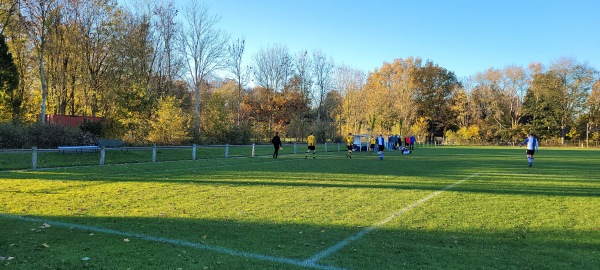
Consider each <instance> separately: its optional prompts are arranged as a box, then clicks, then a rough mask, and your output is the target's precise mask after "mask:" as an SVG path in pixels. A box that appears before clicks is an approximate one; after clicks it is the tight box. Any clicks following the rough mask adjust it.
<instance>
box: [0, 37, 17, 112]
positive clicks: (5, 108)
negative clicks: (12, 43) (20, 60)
mask: <svg viewBox="0 0 600 270" xmlns="http://www.w3.org/2000/svg"><path fill="white" fill-rule="evenodd" d="M18 87H19V72H18V70H17V66H16V65H15V62H14V60H13V57H12V54H11V53H10V52H9V51H8V46H7V45H6V40H5V38H4V35H2V34H0V121H5V120H15V119H14V118H15V117H17V115H15V114H16V113H17V112H18V111H19V108H20V107H21V102H22V100H21V99H20V98H18V97H17V96H16V95H15V94H14V93H15V91H16V90H17V88H18Z"/></svg>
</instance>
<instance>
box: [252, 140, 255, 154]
mask: <svg viewBox="0 0 600 270" xmlns="http://www.w3.org/2000/svg"><path fill="white" fill-rule="evenodd" d="M255 148H256V144H255V143H253V144H252V157H254V154H255V153H256V152H255V151H256V149H255Z"/></svg>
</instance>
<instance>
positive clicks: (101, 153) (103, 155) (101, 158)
mask: <svg viewBox="0 0 600 270" xmlns="http://www.w3.org/2000/svg"><path fill="white" fill-rule="evenodd" d="M105 157H106V148H105V146H102V148H101V149H100V166H104V158H105Z"/></svg>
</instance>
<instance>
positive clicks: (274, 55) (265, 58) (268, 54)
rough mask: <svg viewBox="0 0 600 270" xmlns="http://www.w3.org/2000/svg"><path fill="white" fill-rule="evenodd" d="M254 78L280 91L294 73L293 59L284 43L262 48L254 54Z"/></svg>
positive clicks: (271, 88) (266, 86)
mask: <svg viewBox="0 0 600 270" xmlns="http://www.w3.org/2000/svg"><path fill="white" fill-rule="evenodd" d="M253 73H254V74H253V75H254V80H255V83H256V84H257V85H260V86H262V87H264V88H266V89H269V90H271V91H275V92H280V91H281V90H282V89H283V86H284V85H285V84H286V83H287V82H288V81H289V78H290V75H291V74H292V59H291V57H290V54H289V51H288V48H287V47H286V46H284V45H274V46H273V47H267V48H266V49H263V48H261V49H260V50H259V51H258V53H256V54H255V55H254V70H253Z"/></svg>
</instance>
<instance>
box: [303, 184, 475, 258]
mask: <svg viewBox="0 0 600 270" xmlns="http://www.w3.org/2000/svg"><path fill="white" fill-rule="evenodd" d="M478 175H479V173H475V174H472V175H470V176H468V177H466V178H464V179H462V180H460V181H458V182H456V183H454V184H452V185H449V186H447V187H445V188H442V189H440V190H438V191H436V192H434V193H431V194H429V195H428V196H427V197H425V198H423V199H420V200H418V201H416V202H414V203H412V204H411V205H408V206H406V207H404V208H402V209H400V210H399V211H397V212H395V213H393V214H392V215H390V216H389V217H387V218H385V219H383V220H382V221H379V222H377V223H375V224H373V225H371V226H370V227H368V228H366V229H364V230H362V231H360V232H358V233H356V234H354V235H352V236H350V237H348V238H346V239H344V240H342V241H340V242H338V243H337V244H335V245H333V246H331V247H330V248H328V249H326V250H323V251H321V252H319V253H317V254H315V255H314V256H312V257H310V258H308V259H307V260H305V261H304V263H305V264H306V265H313V264H315V265H316V263H317V261H319V260H321V259H323V258H325V257H327V256H329V255H331V254H332V253H334V252H336V251H338V250H340V249H342V248H343V247H345V246H347V245H348V244H350V243H351V242H354V241H357V240H359V239H361V238H362V237H363V236H365V235H366V234H368V233H370V232H371V231H373V230H375V229H377V228H379V227H381V226H383V225H385V224H386V223H388V222H390V221H392V220H393V219H394V218H396V217H398V216H400V215H402V214H404V213H406V212H408V211H410V210H412V209H414V208H415V207H417V206H419V205H421V204H423V203H424V202H426V201H428V200H430V199H432V198H434V197H436V196H438V195H440V194H442V193H443V192H444V191H447V190H449V189H451V188H453V187H455V186H456V185H458V184H460V183H462V182H464V181H467V180H469V179H471V178H473V177H475V176H478Z"/></svg>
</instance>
